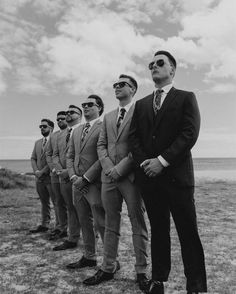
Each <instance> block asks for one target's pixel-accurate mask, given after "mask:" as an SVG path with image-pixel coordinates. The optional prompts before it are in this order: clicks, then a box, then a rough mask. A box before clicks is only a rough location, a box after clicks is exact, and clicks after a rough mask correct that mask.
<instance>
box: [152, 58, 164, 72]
mask: <svg viewBox="0 0 236 294" xmlns="http://www.w3.org/2000/svg"><path fill="white" fill-rule="evenodd" d="M164 64H165V61H164V60H163V59H158V60H156V61H152V62H151V63H149V65H148V68H149V69H150V70H152V69H153V67H154V65H156V66H159V67H162V66H163V65H164Z"/></svg>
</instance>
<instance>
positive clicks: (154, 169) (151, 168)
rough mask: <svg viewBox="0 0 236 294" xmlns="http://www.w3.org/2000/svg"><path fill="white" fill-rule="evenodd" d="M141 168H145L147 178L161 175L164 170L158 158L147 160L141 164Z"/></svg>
mask: <svg viewBox="0 0 236 294" xmlns="http://www.w3.org/2000/svg"><path fill="white" fill-rule="evenodd" d="M140 167H141V168H143V170H144V172H145V174H146V176H148V177H150V178H154V177H156V176H158V175H160V173H161V172H162V170H163V168H164V166H163V165H162V164H161V162H160V160H159V159H158V158H150V159H146V160H144V161H143V162H142V163H141V164H140Z"/></svg>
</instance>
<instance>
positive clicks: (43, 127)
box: [39, 125, 48, 129]
mask: <svg viewBox="0 0 236 294" xmlns="http://www.w3.org/2000/svg"><path fill="white" fill-rule="evenodd" d="M47 127H48V126H45V125H40V126H39V128H40V129H46V128H47Z"/></svg>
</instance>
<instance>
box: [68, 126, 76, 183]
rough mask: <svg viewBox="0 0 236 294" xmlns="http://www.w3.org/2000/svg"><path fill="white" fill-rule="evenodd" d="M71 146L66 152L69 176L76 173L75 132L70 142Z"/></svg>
mask: <svg viewBox="0 0 236 294" xmlns="http://www.w3.org/2000/svg"><path fill="white" fill-rule="evenodd" d="M68 144H69V147H68V151H67V154H66V167H67V170H68V174H69V178H70V177H72V176H73V175H75V174H76V172H75V169H74V160H75V143H74V132H73V133H72V136H71V138H70V140H69V142H68Z"/></svg>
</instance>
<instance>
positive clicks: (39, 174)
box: [30, 118, 54, 233]
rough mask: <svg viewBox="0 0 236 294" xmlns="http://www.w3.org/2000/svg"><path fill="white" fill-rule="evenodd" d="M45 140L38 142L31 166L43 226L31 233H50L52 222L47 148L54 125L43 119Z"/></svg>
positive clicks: (42, 127) (42, 129) (51, 196)
mask: <svg viewBox="0 0 236 294" xmlns="http://www.w3.org/2000/svg"><path fill="white" fill-rule="evenodd" d="M39 128H40V130H41V134H42V135H43V138H41V139H39V140H37V141H36V142H35V145H34V149H33V152H32V155H31V165H32V169H33V171H34V174H35V180H36V190H37V193H38V195H39V199H40V201H41V205H42V208H41V225H39V226H38V227H37V228H35V229H32V230H30V233H43V232H46V231H48V226H49V222H50V198H51V199H52V200H53V193H52V187H51V179H50V169H49V166H48V164H47V161H46V146H47V142H48V138H49V135H50V133H51V132H52V131H53V128H54V123H53V122H52V121H51V120H49V119H46V118H45V119H42V120H41V124H40V126H39Z"/></svg>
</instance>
